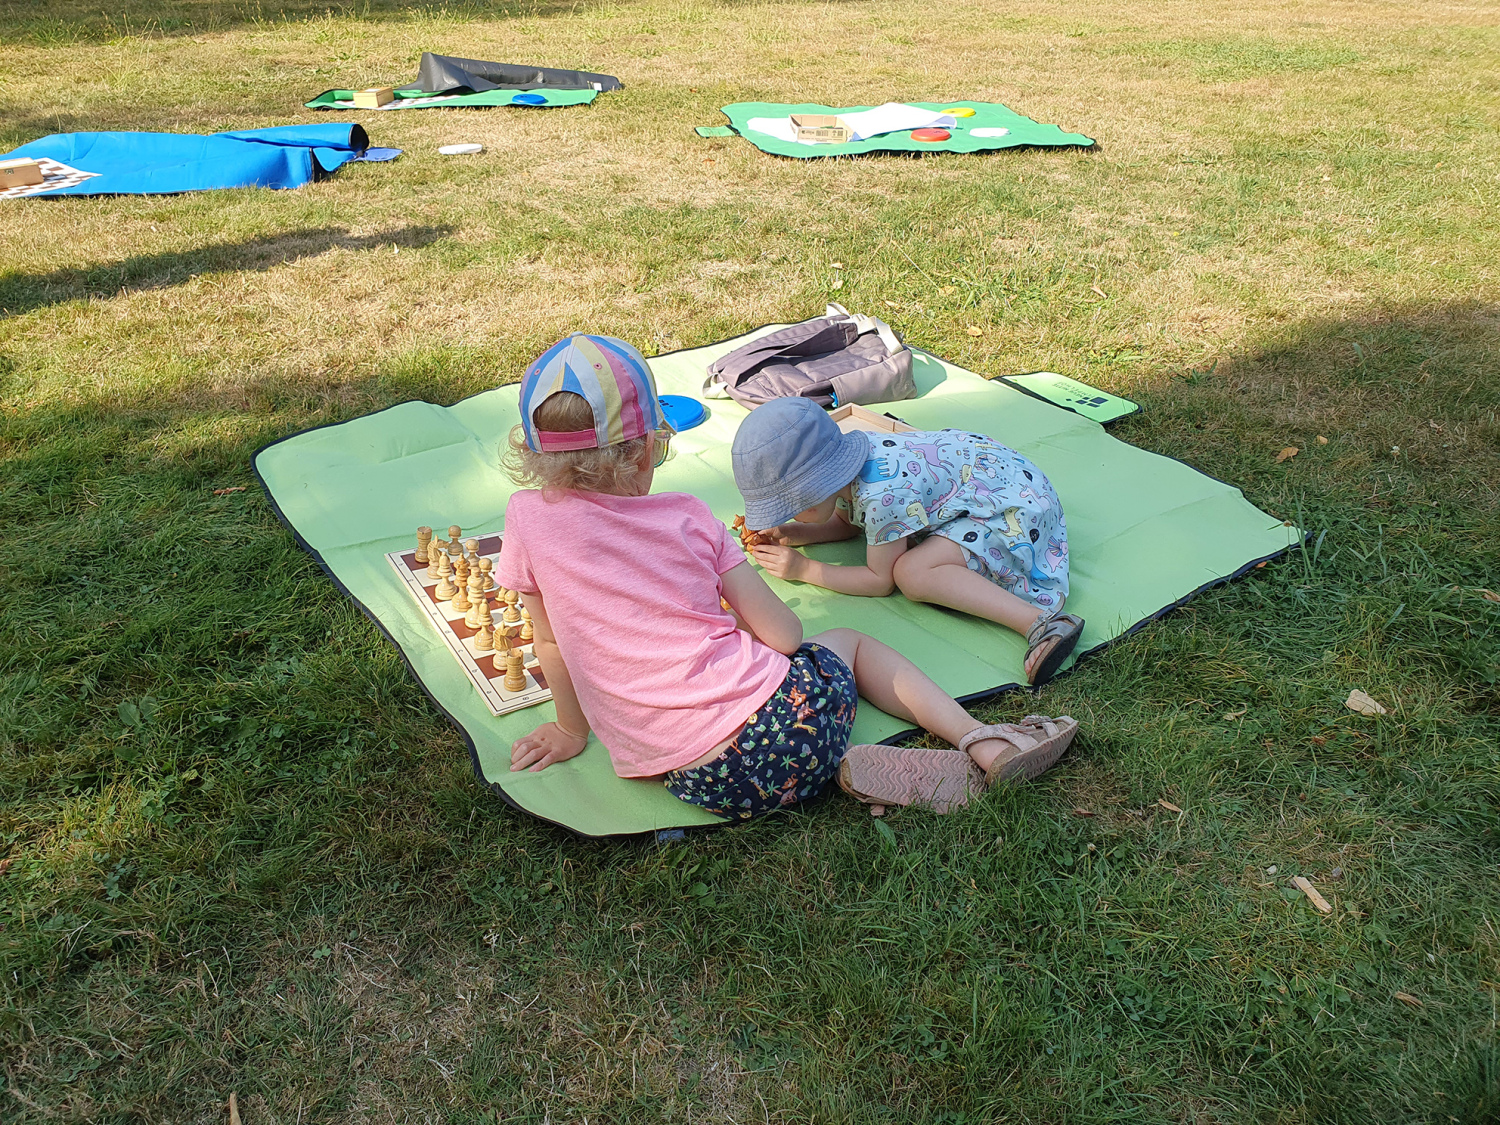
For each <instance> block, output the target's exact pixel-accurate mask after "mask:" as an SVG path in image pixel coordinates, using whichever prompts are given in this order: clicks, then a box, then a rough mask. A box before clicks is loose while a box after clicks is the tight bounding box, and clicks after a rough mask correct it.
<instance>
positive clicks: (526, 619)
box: [521, 606, 536, 645]
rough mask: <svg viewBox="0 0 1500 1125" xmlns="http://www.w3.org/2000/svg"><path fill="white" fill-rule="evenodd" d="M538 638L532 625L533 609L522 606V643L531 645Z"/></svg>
mask: <svg viewBox="0 0 1500 1125" xmlns="http://www.w3.org/2000/svg"><path fill="white" fill-rule="evenodd" d="M535 638H536V632H535V630H534V629H532V627H531V610H529V609H527V608H526V607H525V606H522V607H521V643H522V644H523V645H529V644H530V643H531V642H532V641H533V640H534V639H535Z"/></svg>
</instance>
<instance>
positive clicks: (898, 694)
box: [807, 629, 1011, 770]
mask: <svg viewBox="0 0 1500 1125" xmlns="http://www.w3.org/2000/svg"><path fill="white" fill-rule="evenodd" d="M807 640H808V641H809V642H810V643H812V644H819V645H822V646H823V647H824V648H827V649H832V650H833V651H834V652H836V653H838V655H839V658H840V659H841V660H843V662H844V663H845V664H847V665H849V667H850V668H851V669H852V670H853V672H854V684H855V686H856V687H857V688H858V689H859V694H860V695H862V696H864V697H865V698H866V699H868V700H869V701H870V702H871V703H873V704H875V706H876V707H879V708H880V709H881V710H882V711H884V712H886V713H887V714H890V715H895V716H896V718H898V719H905V720H907V721H908V722H912V723H916V724H917V725H918V726H919V727H921V728H922V729H924V730H930V731H931V732H932V733H933V734H935V735H937V736H938V737H939V738H941V739H943V740H945V741H947V742H951V743H952V744H953V745H955V746H957V745H958V741H959V739H961V738H963V736H964V735H966V734H968V733H969V732H970V731H971V730H973V729H974V728H975V727H977V726H981V725H982V724H981V723H980V721H979V720H978V719H976V718H975V717H974V716H973V715H971V714H969V713H968V712H967V711H965V710H964V708H963V704H961V703H959V702H958V700H956V699H954V698H953V697H952V696H951V695H949V694H948V693H947V692H946V691H944V690H943V689H942V688H940V687H938V686H937V684H935V683H933V682H932V680H931V678H930V677H928V676H927V675H926V673H924V672H923V671H922V670H921V669H920V668H918V667H917V666H916V665H915V664H913V663H912V662H911V661H910V660H908V659H906V657H904V656H902V655H901V654H900V653H899V652H897V651H896V650H895V649H893V648H892V647H891V646H890V645H888V644H883V643H882V642H880V641H877V640H876V639H875V638H874V637H870V636H866V635H865V634H864V633H859V632H856V631H855V630H853V629H830V630H828V631H827V632H826V633H819V634H818V635H817V636H814V637H808V638H807ZM1010 749H1011V747H1010V746H1009V744H1008V743H1005V742H1002V741H1000V740H999V739H994V738H986V739H984V740H983V741H980V742H976V743H975V744H974V745H973V746H970V747H969V756H970V757H971V758H973V759H974V761H975V762H976V763H977V764H978V765H979V768H980V769H982V770H988V769H989V768H990V765H991V764H992V763H993V762H994V760H995V759H996V758H997V757H998V756H999V755H1000V754H1002V753H1005V752H1007V751H1009V750H1010Z"/></svg>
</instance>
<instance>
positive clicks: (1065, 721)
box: [958, 715, 1078, 785]
mask: <svg viewBox="0 0 1500 1125" xmlns="http://www.w3.org/2000/svg"><path fill="white" fill-rule="evenodd" d="M1077 734H1078V720H1077V719H1075V718H1073V717H1072V716H1071V715H1061V716H1059V717H1058V718H1056V719H1049V718H1048V717H1047V716H1045V715H1027V716H1026V717H1025V718H1024V719H1022V720H1021V721H1020V722H1019V723H999V724H997V725H995V726H989V727H975V728H974V729H973V730H971V731H970V732H969V733H968V734H966V735H964V736H963V738H961V739H959V742H958V748H959V749H960V750H962V751H964V752H965V754H966V755H967V753H968V749H969V747H970V746H973V745H974V743H976V742H983V741H984V740H985V739H987V738H998V739H1000V740H1001V741H1002V742H1008V743H1010V745H1011V746H1013V747H1015V753H1014V754H1011V755H1010V756H1009V757H1007V756H1005V755H1004V754H1002V755H1001V756H1000V757H998V758H996V759H995V760H994V762H992V763H991V764H990V768H989V771H988V772H987V773H986V774H985V782H986V784H989V785H994V784H995V783H996V782H999V781H1012V780H1015V781H1031V780H1032V779H1034V778H1037V777H1040V776H1041V775H1042V774H1043V773H1045V772H1046V771H1047V770H1048V769H1050V768H1051V767H1052V764H1053V763H1054V762H1056V761H1057V759H1059V758H1061V757H1062V756H1063V751H1065V750H1066V749H1067V748H1068V746H1069V745H1070V744H1071V743H1072V741H1073V738H1074V736H1075V735H1077ZM970 760H971V761H972V759H970ZM974 768H975V772H978V769H979V767H978V766H975V767H974Z"/></svg>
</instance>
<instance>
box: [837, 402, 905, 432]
mask: <svg viewBox="0 0 1500 1125" xmlns="http://www.w3.org/2000/svg"><path fill="white" fill-rule="evenodd" d="M828 417H830V418H832V419H833V420H834V422H836V423H837V424H838V427H839V429H840V430H842V431H844V433H846V434H847V433H849V432H850V431H852V430H865V431H868V432H869V433H872V434H910V433H915V432H916V429H917V428H916V427H915V426H908V425H907V424H906V423H905V422H903V421H901V419H900V418H897V417H895V416H894V415H892V414H876V413H875V411H873V410H867V409H865V408H864V407H863V406H860V405H859V403H857V402H848V403H845V404H844V405H843V406H840V407H838V408H837V409H835V410H832V411H830V412H829V414H828Z"/></svg>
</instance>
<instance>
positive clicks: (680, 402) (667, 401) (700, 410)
mask: <svg viewBox="0 0 1500 1125" xmlns="http://www.w3.org/2000/svg"><path fill="white" fill-rule="evenodd" d="M658 401H660V402H661V412H662V413H663V414H665V415H666V416H667V421H668V422H670V423H671V425H672V428H673V429H674V430H676V431H677V432H678V433H679V434H680V433H682V431H683V430H691V429H692V428H693V427H694V426H697V425H699V424H701V423H702V421H703V420H704V419H705V418H707V417H708V407H706V406H704V405H703V404H702V403H701V402H699V401H698V400H697V399H695V398H688V397H687V395H660V396H658Z"/></svg>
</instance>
